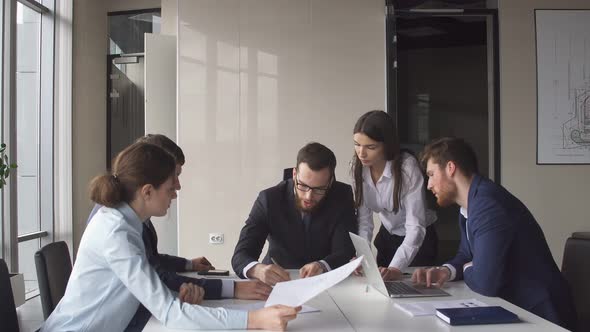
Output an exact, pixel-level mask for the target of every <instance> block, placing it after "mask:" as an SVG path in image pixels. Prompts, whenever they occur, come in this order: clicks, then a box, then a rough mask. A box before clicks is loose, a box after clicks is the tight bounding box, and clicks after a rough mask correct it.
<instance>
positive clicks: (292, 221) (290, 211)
mask: <svg viewBox="0 0 590 332" xmlns="http://www.w3.org/2000/svg"><path fill="white" fill-rule="evenodd" d="M286 188H287V189H286V190H287V192H286V193H285V194H286V197H287V206H285V211H286V214H287V223H288V224H289V226H288V227H289V229H292V230H294V234H293V237H294V238H296V239H298V241H299V242H300V243H301V244H302V250H301V257H307V253H306V250H304V248H303V246H304V243H305V241H306V238H305V227H304V225H303V219H302V217H301V212H300V211H299V210H298V209H297V205H296V204H295V191H294V189H295V188H294V183H293V179H289V180H287V186H286ZM310 229H311V225H310Z"/></svg>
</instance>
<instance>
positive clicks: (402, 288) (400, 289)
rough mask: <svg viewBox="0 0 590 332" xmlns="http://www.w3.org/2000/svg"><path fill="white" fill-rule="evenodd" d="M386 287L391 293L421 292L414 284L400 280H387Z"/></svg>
mask: <svg viewBox="0 0 590 332" xmlns="http://www.w3.org/2000/svg"><path fill="white" fill-rule="evenodd" d="M385 288H387V291H388V292H389V294H421V293H420V292H419V291H417V290H416V289H414V288H413V287H412V286H410V285H408V284H406V283H403V282H400V281H397V282H396V281H394V282H386V283H385Z"/></svg>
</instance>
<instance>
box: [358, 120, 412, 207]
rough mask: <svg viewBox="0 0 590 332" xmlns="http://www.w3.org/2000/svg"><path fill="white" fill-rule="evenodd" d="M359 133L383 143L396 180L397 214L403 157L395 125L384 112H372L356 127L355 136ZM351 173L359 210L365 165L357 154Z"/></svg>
mask: <svg viewBox="0 0 590 332" xmlns="http://www.w3.org/2000/svg"><path fill="white" fill-rule="evenodd" d="M357 133H361V134H365V135H367V136H368V137H369V138H370V139H372V140H374V141H377V142H381V143H383V145H384V152H385V160H388V161H391V162H392V163H391V174H393V178H394V180H395V181H394V183H395V184H394V186H393V212H394V213H397V211H399V206H400V195H401V194H400V193H401V191H402V157H401V153H400V146H399V139H398V137H397V131H396V128H395V123H394V122H393V119H392V118H391V116H389V114H387V113H385V112H383V111H370V112H367V113H365V114H363V115H362V116H361V117H360V118H359V119H358V120H357V122H356V124H355V125H354V132H353V134H357ZM351 173H352V175H353V177H354V183H355V188H354V205H355V207H357V208H358V207H359V206H361V204H362V203H363V165H362V164H361V161H360V159H359V158H358V156H357V155H356V152H355V154H354V156H353V157H352V169H351Z"/></svg>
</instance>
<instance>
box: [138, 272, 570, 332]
mask: <svg viewBox="0 0 590 332" xmlns="http://www.w3.org/2000/svg"><path fill="white" fill-rule="evenodd" d="M290 272H291V273H292V276H294V275H295V273H294V271H290ZM444 289H445V290H446V291H447V292H448V293H450V294H451V295H452V296H450V297H449V296H447V297H430V298H429V297H425V298H406V299H392V298H388V297H386V296H384V295H382V294H381V293H379V292H377V291H376V290H375V289H374V288H372V287H368V288H367V281H366V278H365V277H359V276H350V277H348V278H347V279H345V280H344V281H342V282H341V283H339V284H338V285H336V286H334V287H332V288H330V289H329V290H328V291H326V292H323V293H322V294H320V295H319V296H317V297H315V298H314V299H312V300H311V301H309V302H308V303H306V304H307V305H310V306H312V307H314V308H317V309H319V310H321V311H319V312H310V313H305V314H300V315H298V316H297V318H296V319H295V320H293V321H291V322H289V325H288V327H287V330H288V331H326V332H331V331H334V332H336V331H359V332H365V331H375V332H377V331H396V332H409V331H412V332H414V331H445V332H446V331H458V332H460V331H476V332H490V331H494V332H496V331H498V332H502V331H519V332H520V331H523V332H527V331H531V332H533V331H534V332H548V331H567V330H566V329H563V328H561V327H560V326H557V325H555V324H553V323H551V322H549V321H547V320H545V319H543V318H541V317H539V316H536V315H534V314H532V313H530V312H528V311H526V310H523V309H521V308H519V307H517V306H515V305H513V304H511V303H509V302H507V301H505V300H503V299H501V298H497V297H486V296H482V295H479V294H477V293H475V292H473V291H471V290H470V289H469V287H467V286H466V285H465V283H464V282H462V281H459V282H449V283H447V284H446V285H445V287H444ZM473 298H475V299H478V300H480V301H482V302H485V303H487V304H489V305H499V306H502V307H504V308H506V309H508V310H510V311H512V312H514V313H515V314H517V315H518V316H519V317H520V319H521V320H522V323H516V324H494V325H468V326H451V325H448V324H447V323H445V322H443V321H442V320H440V319H439V318H437V317H435V316H423V317H412V316H410V315H409V314H407V313H405V312H403V311H401V310H400V309H399V308H397V307H395V306H394V304H395V303H396V302H399V303H403V302H418V301H420V302H422V301H441V300H459V299H473ZM248 302H252V301H244V300H231V299H228V300H215V301H207V303H208V305H217V304H219V306H223V304H224V303H248ZM143 331H146V332H169V331H183V330H175V329H169V328H166V327H165V326H164V325H163V324H162V323H160V322H159V321H158V320H156V319H155V318H154V317H152V318H151V319H150V320H149V322H148V323H147V324H146V326H145V328H144V330H143Z"/></svg>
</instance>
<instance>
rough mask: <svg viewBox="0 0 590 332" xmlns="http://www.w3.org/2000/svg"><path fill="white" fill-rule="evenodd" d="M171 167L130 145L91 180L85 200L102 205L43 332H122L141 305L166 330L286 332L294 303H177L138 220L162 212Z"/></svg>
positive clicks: (157, 151) (154, 152)
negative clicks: (242, 306) (247, 307)
mask: <svg viewBox="0 0 590 332" xmlns="http://www.w3.org/2000/svg"><path fill="white" fill-rule="evenodd" d="M175 168H176V164H175V161H174V159H173V157H172V156H171V155H169V154H168V153H167V152H165V151H164V150H163V149H161V148H160V147H157V146H155V145H151V144H146V143H135V144H133V145H131V146H129V147H127V148H126V149H125V150H123V151H122V152H121V153H120V154H119V155H118V156H117V158H116V160H115V162H114V165H113V171H112V174H105V175H101V176H98V177H96V178H94V179H93V180H92V182H91V184H90V196H91V199H92V200H93V201H94V202H96V203H98V204H101V205H103V206H104V207H102V208H101V209H100V210H99V211H98V212H97V213H96V215H95V216H94V217H93V222H91V223H90V224H89V225H88V227H87V228H86V231H85V232H84V235H83V236H82V239H81V241H80V247H79V248H78V254H77V258H76V263H75V264H74V267H73V270H72V274H71V276H70V279H69V281H68V285H67V289H66V292H65V294H64V296H63V298H62V299H61V301H60V302H59V304H58V305H57V307H56V308H55V310H54V311H53V313H52V314H51V315H50V316H49V318H48V319H47V321H46V322H45V324H44V325H43V327H42V329H41V330H42V331H123V330H124V329H125V327H126V326H127V325H128V323H129V321H130V320H131V318H132V316H133V314H134V313H135V312H136V310H137V308H138V306H139V304H140V303H141V304H143V305H144V306H145V307H146V308H147V309H148V310H149V311H150V312H151V313H152V315H153V316H155V317H156V318H157V319H158V320H159V321H160V322H162V323H163V324H164V325H166V326H167V327H170V328H181V329H246V328H262V329H285V328H286V325H287V322H288V321H289V320H292V319H294V318H295V317H296V315H297V312H298V310H300V308H291V307H286V306H276V307H270V308H265V309H261V310H257V311H251V312H246V311H237V310H226V309H223V308H207V307H201V306H198V305H191V304H188V303H181V302H180V301H179V300H178V299H177V298H175V297H174V295H173V294H172V293H171V292H170V290H169V289H168V288H167V287H166V286H165V285H164V284H163V283H162V282H161V281H160V279H159V278H158V275H157V274H156V272H155V270H154V269H153V268H152V267H151V266H150V264H149V263H148V261H147V259H146V255H145V248H144V244H143V240H142V222H143V221H144V220H147V219H149V218H150V217H152V216H163V215H165V214H166V211H167V210H168V208H169V207H170V202H171V201H172V200H173V199H175V198H176V190H175V185H174V174H175Z"/></svg>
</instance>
